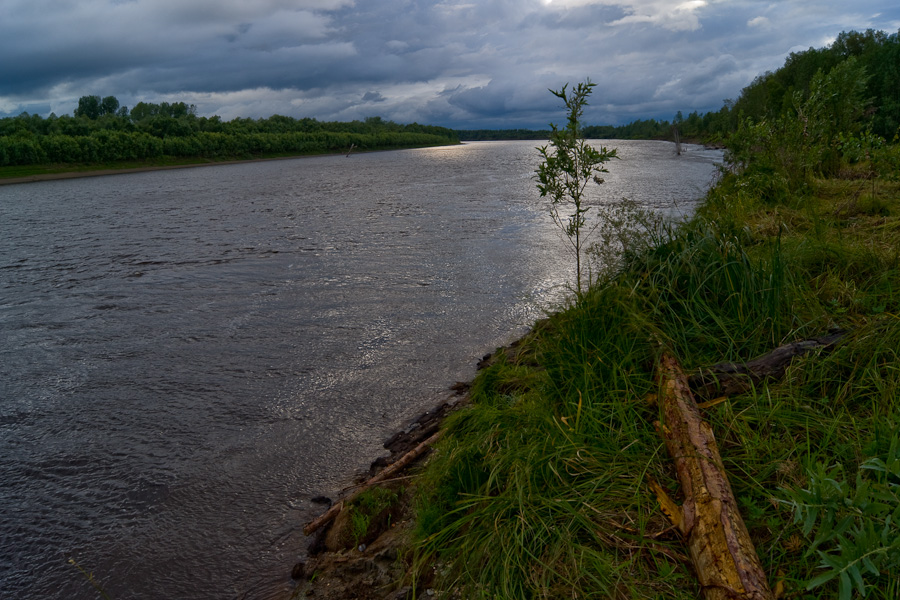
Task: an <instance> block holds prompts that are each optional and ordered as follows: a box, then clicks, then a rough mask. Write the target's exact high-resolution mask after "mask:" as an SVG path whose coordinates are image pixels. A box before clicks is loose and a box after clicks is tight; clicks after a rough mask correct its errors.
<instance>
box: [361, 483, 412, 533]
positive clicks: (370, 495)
mask: <svg viewBox="0 0 900 600" xmlns="http://www.w3.org/2000/svg"><path fill="white" fill-rule="evenodd" d="M401 493H402V491H401ZM399 497H400V495H399V493H398V492H397V491H395V490H391V489H387V488H383V487H378V486H376V487H373V488H371V489H368V490H366V491H364V492H363V493H361V494H360V495H359V496H358V497H357V498H356V499H355V500H354V501H353V504H352V505H351V507H350V524H351V527H350V533H351V535H352V536H353V545H354V546H358V545H359V544H361V543H363V541H364V540H365V539H366V537H367V536H368V535H369V533H370V530H371V529H372V525H373V523H374V522H375V521H376V520H379V519H381V517H383V516H384V513H385V512H386V511H387V510H388V509H390V508H392V507H393V506H395V505H396V504H397V502H398V501H399Z"/></svg>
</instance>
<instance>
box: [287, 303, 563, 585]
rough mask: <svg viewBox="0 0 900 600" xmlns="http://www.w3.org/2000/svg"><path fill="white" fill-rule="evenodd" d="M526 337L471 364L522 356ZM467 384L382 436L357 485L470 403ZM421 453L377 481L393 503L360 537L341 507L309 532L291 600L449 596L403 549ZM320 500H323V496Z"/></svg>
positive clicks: (482, 365)
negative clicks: (378, 453) (394, 497)
mask: <svg viewBox="0 0 900 600" xmlns="http://www.w3.org/2000/svg"><path fill="white" fill-rule="evenodd" d="M547 324H548V321H547V320H546V319H542V320H540V321H538V322H537V323H535V325H534V327H533V328H532V333H533V332H535V331H538V330H540V329H543V328H545V327H546V326H547ZM530 335H531V334H530V333H529V334H526V335H525V336H523V337H522V338H520V339H518V340H516V341H514V342H513V343H511V344H510V345H508V346H506V347H503V348H498V349H497V350H496V351H495V352H493V353H491V354H487V355H485V356H484V357H483V358H482V359H481V360H480V361H479V363H478V370H479V371H480V370H481V369H484V368H486V367H488V366H490V365H491V364H493V363H494V362H495V361H496V360H498V359H499V357H500V356H501V355H505V357H506V359H507V360H514V361H517V362H527V361H528V358H527V356H526V355H527V354H528V353H529V351H530V349H529V347H528V345H527V344H526V343H524V342H525V341H526V339H527V338H528V337H529V336H530ZM470 387H471V384H470V383H462V382H460V383H457V384H456V385H454V386H453V387H452V388H451V390H452V392H453V393H452V396H450V397H449V398H448V399H447V400H446V401H445V402H444V403H442V404H440V405H439V406H436V407H435V408H434V409H432V410H430V411H427V412H425V413H423V414H422V415H421V416H420V417H419V418H418V419H416V420H415V421H413V422H412V423H411V424H410V425H409V426H408V427H407V428H406V429H405V430H404V431H401V432H399V433H397V434H395V435H393V436H392V437H391V438H389V439H388V440H387V441H386V442H385V443H384V447H385V448H386V449H387V450H389V451H390V455H389V456H387V457H383V458H379V459H378V460H376V461H375V462H373V463H372V465H371V466H370V468H369V473H368V477H366V478H361V479H360V480H359V481H357V482H356V483H357V484H362V483H363V482H364V481H365V480H366V479H368V478H370V477H372V476H374V475H376V474H377V473H378V472H380V471H381V470H382V469H384V468H385V467H387V466H388V465H390V464H392V463H394V462H396V461H397V460H398V459H399V458H401V457H403V456H404V455H405V454H406V453H408V452H409V451H410V450H412V449H413V448H415V447H416V446H418V445H419V444H420V443H421V442H423V441H425V440H427V439H428V438H429V437H431V436H432V435H433V434H434V433H436V432H437V431H438V429H439V428H440V426H441V423H442V422H443V420H444V419H445V418H446V417H447V415H449V414H450V413H451V412H453V411H455V410H457V409H459V408H460V407H462V406H465V404H466V403H467V402H468V401H469V394H468V392H469V388H470ZM428 454H429V453H427V452H426V453H425V454H424V455H422V456H421V457H419V458H418V459H416V460H415V461H413V462H412V463H410V464H409V465H407V466H406V467H405V469H404V470H403V471H402V472H400V474H399V475H395V476H393V478H392V479H390V480H387V481H385V482H383V483H382V484H379V485H380V486H381V487H386V488H387V489H390V490H393V491H396V492H397V493H398V501H397V502H396V504H395V505H394V506H393V507H392V508H391V509H390V510H386V511H383V513H380V514H379V515H378V516H377V517H376V518H375V519H373V525H372V526H371V527H370V530H369V531H368V532H367V533H366V535H365V536H364V537H363V538H362V539H361V540H356V541H353V540H352V535H351V534H350V529H351V527H352V524H351V522H350V517H349V515H348V513H349V511H347V510H342V511H341V512H340V513H339V514H338V516H337V517H336V518H335V519H334V520H333V521H332V522H331V523H330V524H328V525H326V526H324V527H322V529H320V530H319V531H318V532H316V533H315V537H314V538H313V542H312V543H311V544H310V547H309V551H308V557H307V558H306V559H305V560H304V561H301V562H299V563H297V564H296V565H294V568H293V571H292V573H291V577H292V578H293V579H294V580H295V581H297V587H295V588H294V590H293V592H292V594H291V596H290V598H291V600H297V599H302V598H316V599H319V600H347V599H356V600H407V599H408V600H412V599H414V598H425V599H427V598H430V597H444V598H446V597H451V598H453V597H456V595H455V594H453V593H450V594H448V593H447V590H437V589H434V588H432V587H431V586H432V583H433V582H434V579H435V577H434V574H435V571H436V570H437V569H439V568H440V565H435V564H431V565H425V566H421V565H420V566H419V567H418V572H416V573H413V564H412V556H411V553H410V552H409V547H410V541H411V539H412V532H413V529H414V527H415V515H414V511H413V501H414V498H415V484H416V478H415V476H409V474H410V473H411V472H413V473H414V471H415V470H416V468H417V467H419V466H421V465H422V464H423V463H424V462H425V461H427V456H428ZM322 500H323V501H324V502H325V503H326V504H330V501H329V500H328V499H326V498H323V499H322ZM324 510H325V509H323V513H324ZM357 542H359V543H357Z"/></svg>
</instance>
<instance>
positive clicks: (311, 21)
mask: <svg viewBox="0 0 900 600" xmlns="http://www.w3.org/2000/svg"><path fill="white" fill-rule="evenodd" d="M867 28H873V29H880V30H883V31H887V32H888V33H895V32H897V31H898V29H900V2H898V0H809V1H799V2H797V1H792V0H772V1H769V2H757V1H752V0H687V1H684V2H682V1H681V0H674V1H667V0H484V1H479V0H471V1H465V0H443V1H439V0H0V56H2V57H3V59H2V61H0V116H10V115H17V114H19V113H21V112H22V111H27V112H29V113H37V114H40V115H44V116H47V115H49V114H50V112H51V111H52V112H54V113H56V114H57V115H63V114H71V113H72V111H73V110H74V109H75V107H76V106H77V101H78V98H79V97H80V96H83V95H89V94H96V95H100V96H108V95H112V96H116V97H117V98H118V99H119V101H120V102H121V103H122V104H123V105H127V106H129V107H131V106H133V105H134V104H135V103H137V102H139V101H146V102H162V101H167V102H176V101H184V102H187V103H189V104H195V105H196V106H197V112H198V114H199V115H203V116H211V115H214V114H216V115H219V116H221V117H222V118H223V119H226V120H229V119H232V118H234V117H253V118H256V117H268V116H271V115H273V114H283V115H290V116H293V117H298V118H299V117H314V118H316V119H319V120H327V121H331V120H340V121H349V120H353V119H363V118H365V117H369V116H381V117H383V118H385V119H392V120H394V121H397V122H400V123H410V122H413V121H417V122H419V123H429V124H435V125H444V126H448V127H454V128H460V129H474V128H507V127H527V128H544V127H546V125H547V123H548V122H550V121H553V122H557V123H558V122H561V121H562V120H563V119H562V116H561V115H562V110H561V108H560V101H559V100H557V99H556V98H554V97H553V96H552V95H551V94H550V93H549V92H548V91H547V88H554V89H556V88H559V87H561V86H562V84H564V83H566V82H573V83H574V82H577V81H581V80H584V79H585V78H587V77H589V78H591V80H593V81H594V82H596V83H597V84H598V86H597V88H595V91H594V94H593V96H592V98H591V105H592V106H591V108H590V112H589V113H588V114H587V118H586V122H588V123H590V124H612V125H620V124H624V123H628V122H631V121H633V120H634V119H637V118H651V117H652V118H660V119H671V118H672V117H673V116H674V114H675V113H676V112H677V111H678V110H682V111H684V112H685V114H687V113H689V112H691V111H694V110H698V111H700V112H701V113H702V112H706V111H709V110H718V109H719V108H721V106H722V102H723V100H724V99H726V98H735V97H737V96H738V94H739V93H740V91H741V88H743V87H744V86H746V85H747V84H748V83H750V82H751V81H752V80H753V78H754V77H755V76H756V75H758V74H760V73H762V72H764V71H767V70H774V69H776V68H778V67H780V66H781V65H782V64H784V59H785V58H786V57H787V55H788V54H789V53H790V52H792V51H799V50H805V49H807V48H809V47H811V46H812V47H816V48H818V47H821V46H824V45H827V44H829V43H830V42H831V41H832V40H834V38H835V36H836V35H837V34H838V33H840V32H841V31H849V30H853V29H856V30H860V31H862V30H865V29H867Z"/></svg>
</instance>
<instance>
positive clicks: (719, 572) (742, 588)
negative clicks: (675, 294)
mask: <svg viewBox="0 0 900 600" xmlns="http://www.w3.org/2000/svg"><path fill="white" fill-rule="evenodd" d="M658 377H659V379H660V396H661V398H660V402H662V409H663V415H664V417H665V424H664V425H661V424H659V423H657V429H658V430H659V432H660V435H661V436H662V438H663V440H664V441H665V444H666V448H667V449H668V451H669V455H670V456H671V457H672V459H673V461H674V462H675V469H676V471H677V472H678V479H679V481H680V482H681V488H682V491H683V493H684V503H683V505H682V507H681V509H680V510H678V509H677V507H674V508H673V506H672V504H671V503H670V505H669V510H667V511H666V512H667V513H671V514H670V517H672V519H673V522H675V524H676V525H677V526H678V528H679V529H680V530H681V533H682V534H683V535H684V538H685V540H686V542H687V546H688V550H689V553H690V556H691V561H692V563H693V564H694V568H695V570H696V572H697V577H698V579H699V580H700V585H701V589H702V591H703V597H704V598H705V599H706V600H737V599H740V600H773V599H774V596H773V594H772V591H771V590H770V588H769V585H768V583H767V582H766V576H765V573H764V572H763V569H762V564H761V563H760V561H759V557H758V556H757V554H756V549H755V548H754V547H753V542H752V541H751V540H750V534H749V533H748V532H747V527H746V525H744V521H743V519H742V518H741V515H740V512H739V511H738V508H737V502H736V501H735V498H734V493H733V492H732V490H731V485H730V484H729V483H728V478H727V477H726V475H725V469H724V466H723V464H722V458H721V456H720V454H719V449H718V446H717V444H716V440H715V437H714V436H713V432H712V428H711V427H710V426H709V424H708V423H706V422H705V421H703V419H702V418H701V417H700V411H699V409H698V408H697V404H696V402H695V401H694V398H693V395H692V394H691V390H690V388H689V387H688V381H687V376H686V375H685V374H684V372H683V371H682V369H681V366H680V365H679V364H678V361H677V360H675V358H674V357H673V356H671V355H669V354H663V355H662V357H661V358H660V361H659V366H658Z"/></svg>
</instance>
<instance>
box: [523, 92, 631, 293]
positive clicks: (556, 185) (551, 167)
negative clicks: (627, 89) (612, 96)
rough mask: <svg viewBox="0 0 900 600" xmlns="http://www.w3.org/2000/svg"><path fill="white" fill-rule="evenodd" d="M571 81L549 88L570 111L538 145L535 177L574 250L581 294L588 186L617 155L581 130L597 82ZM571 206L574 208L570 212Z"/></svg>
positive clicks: (552, 127) (552, 215)
mask: <svg viewBox="0 0 900 600" xmlns="http://www.w3.org/2000/svg"><path fill="white" fill-rule="evenodd" d="M568 85H569V84H566V85H564V86H563V87H562V89H561V90H559V91H555V90H550V93H552V94H553V95H554V96H556V97H557V98H559V99H561V100H562V101H563V102H564V103H565V105H566V108H567V109H568V111H569V114H568V120H567V123H566V126H565V127H564V128H562V129H560V128H558V127H557V126H556V125H554V124H553V123H551V124H550V129H551V132H550V144H549V145H546V146H541V147H539V148H538V152H540V154H541V158H542V159H543V162H542V163H541V164H540V166H538V168H537V171H536V177H537V180H538V185H537V187H538V190H539V191H540V192H541V197H544V196H549V197H550V203H551V208H550V216H551V217H553V222H554V223H556V224H557V225H558V226H559V227H560V229H562V230H563V232H564V233H565V234H566V237H568V239H569V243H570V244H571V246H572V251H573V253H574V254H575V277H576V287H575V289H576V292H577V294H578V296H579V297H581V295H582V277H581V273H582V268H581V267H582V265H581V262H582V255H583V251H584V249H585V239H586V237H587V233H589V232H587V233H586V232H584V228H585V226H586V224H587V213H588V211H589V210H590V208H591V207H590V206H588V205H587V204H586V193H585V192H586V189H587V186H588V184H590V183H591V182H592V181H593V182H595V183H598V184H599V183H603V179H601V178H600V174H601V173H607V172H608V171H607V170H606V169H605V168H604V167H603V164H604V163H606V162H608V161H609V160H611V159H613V158H616V150H615V149H612V150H607V149H606V148H605V147H601V148H600V149H599V150H597V149H595V148H594V147H592V146H591V145H590V144H588V143H587V141H585V139H584V136H583V135H582V131H581V116H582V115H583V114H584V107H585V106H587V97H588V96H589V95H590V94H591V92H592V91H593V88H594V87H596V85H597V84H595V83H591V80H590V79H588V80H587V81H585V82H584V83H579V84H578V85H577V86H575V87H574V88H573V89H572V90H571V91H569V90H568V89H567V88H568ZM568 210H570V211H571V212H567V211H568Z"/></svg>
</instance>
